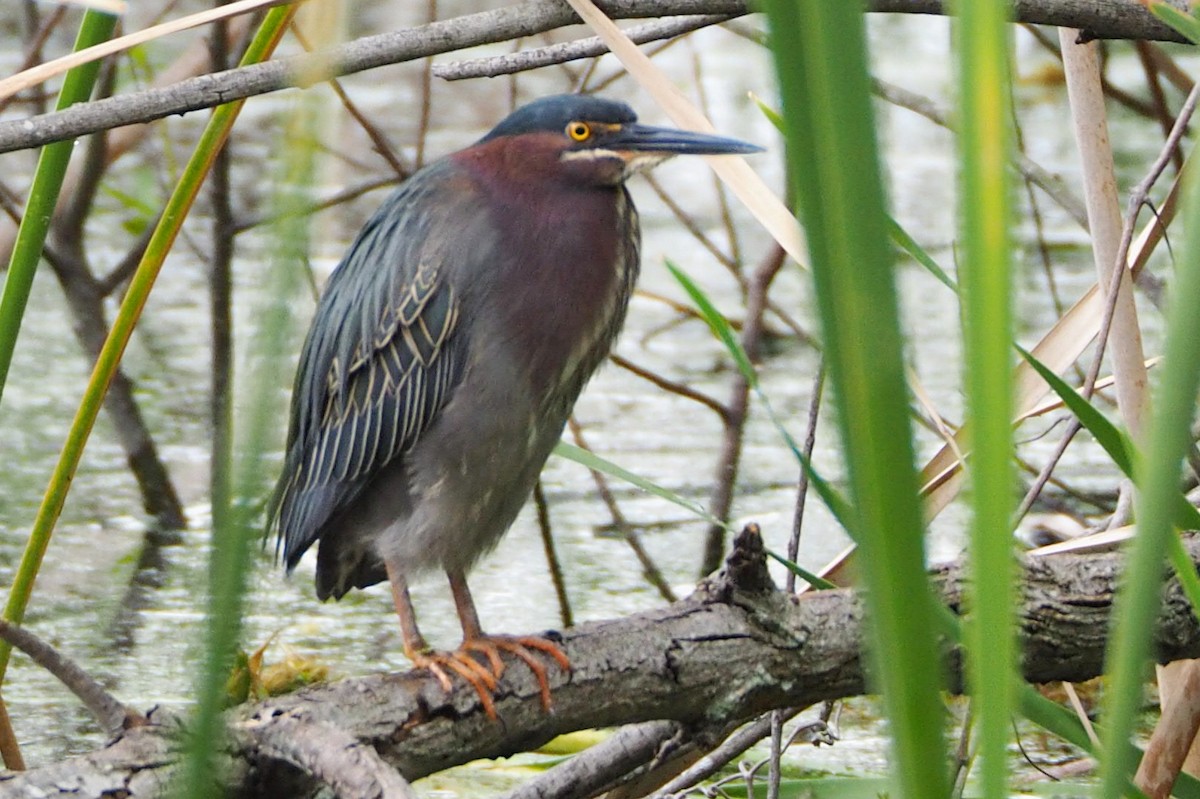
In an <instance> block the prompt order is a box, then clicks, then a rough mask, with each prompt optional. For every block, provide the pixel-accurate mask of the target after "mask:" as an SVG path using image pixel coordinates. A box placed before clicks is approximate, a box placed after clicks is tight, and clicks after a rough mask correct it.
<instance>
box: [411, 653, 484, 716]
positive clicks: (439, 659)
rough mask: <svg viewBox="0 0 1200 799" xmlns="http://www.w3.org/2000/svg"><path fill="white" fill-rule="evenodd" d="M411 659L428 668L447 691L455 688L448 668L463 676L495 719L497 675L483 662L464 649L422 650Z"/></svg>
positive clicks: (414, 663) (419, 667) (420, 666)
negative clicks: (493, 696)
mask: <svg viewBox="0 0 1200 799" xmlns="http://www.w3.org/2000/svg"><path fill="white" fill-rule="evenodd" d="M411 660H412V662H413V666H415V667H416V668H418V669H428V670H429V673H430V674H432V675H433V676H434V678H435V679H436V680H437V681H438V683H439V684H440V685H441V686H442V690H443V691H445V692H446V693H450V692H451V691H452V690H454V684H453V683H452V682H451V681H450V675H449V674H447V673H446V672H447V670H449V671H452V672H454V673H455V674H457V675H458V676H459V677H462V678H463V679H464V680H466V681H467V683H468V684H469V685H470V686H471V687H472V688H474V689H475V693H477V694H478V695H479V701H480V702H481V703H482V704H483V710H484V712H485V713H487V715H488V718H490V719H493V720H494V719H496V718H497V717H496V704H495V702H493V701H492V694H494V693H495V692H496V686H497V682H496V677H495V676H493V675H492V672H490V671H488V670H487V668H486V667H484V666H483V664H481V663H480V662H479V661H477V660H475V658H473V657H471V656H470V655H468V654H467V652H466V651H465V650H464V649H459V650H457V651H455V652H437V651H431V652H420V653H417V654H415V655H413V656H412V657H411Z"/></svg>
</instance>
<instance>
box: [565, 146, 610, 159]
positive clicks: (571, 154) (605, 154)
mask: <svg viewBox="0 0 1200 799" xmlns="http://www.w3.org/2000/svg"><path fill="white" fill-rule="evenodd" d="M559 157H560V158H561V159H562V160H563V161H596V160H598V159H600V158H615V159H617V160H618V161H624V160H625V157H624V156H623V155H621V153H619V152H617V151H616V150H605V149H602V148H597V149H593V150H563V154H562V155H561V156H559Z"/></svg>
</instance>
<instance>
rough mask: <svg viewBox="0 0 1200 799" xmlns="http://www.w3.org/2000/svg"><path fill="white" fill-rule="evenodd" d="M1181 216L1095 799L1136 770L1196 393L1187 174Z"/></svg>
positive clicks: (1193, 199)
mask: <svg viewBox="0 0 1200 799" xmlns="http://www.w3.org/2000/svg"><path fill="white" fill-rule="evenodd" d="M1188 179H1189V181H1190V183H1191V185H1190V186H1189V187H1188V190H1187V206H1186V208H1185V209H1184V213H1185V214H1187V215H1189V217H1188V218H1191V219H1192V220H1193V221H1192V223H1191V224H1186V220H1184V221H1185V224H1184V226H1183V229H1184V230H1185V231H1187V233H1186V239H1185V243H1184V249H1183V253H1182V256H1181V258H1180V259H1179V261H1178V269H1177V273H1176V275H1175V283H1174V286H1173V291H1172V294H1171V303H1170V306H1169V309H1168V312H1167V326H1166V340H1165V345H1164V356H1163V367H1162V369H1161V371H1160V374H1161V380H1162V382H1161V384H1160V386H1159V392H1158V396H1157V398H1156V400H1157V401H1156V402H1155V405H1154V414H1153V416H1152V418H1151V420H1150V428H1149V431H1150V432H1149V436H1148V438H1147V446H1146V454H1145V457H1144V458H1143V460H1142V463H1141V464H1139V474H1138V476H1137V477H1138V480H1137V482H1138V486H1139V489H1140V493H1139V495H1138V498H1137V503H1136V507H1137V519H1138V534H1137V536H1136V537H1135V538H1134V541H1133V544H1132V547H1131V551H1130V555H1129V562H1128V564H1127V565H1126V570H1125V574H1124V575H1123V578H1122V583H1121V589H1120V591H1119V593H1118V605H1117V619H1116V624H1115V627H1114V630H1113V632H1112V635H1111V637H1110V639H1109V646H1108V654H1107V661H1106V671H1107V672H1108V674H1109V675H1110V682H1109V685H1108V690H1106V691H1105V697H1104V698H1105V702H1104V710H1105V713H1104V720H1105V725H1106V728H1107V734H1106V736H1105V738H1104V748H1105V757H1104V759H1103V761H1102V764H1101V779H1102V793H1101V795H1102V796H1105V797H1112V798H1114V799H1115V797H1118V796H1120V795H1122V792H1123V791H1124V790H1125V789H1126V786H1127V784H1128V780H1129V778H1130V776H1131V775H1132V774H1133V771H1134V768H1135V767H1136V759H1135V758H1134V757H1133V756H1131V754H1130V746H1129V740H1130V736H1131V734H1132V732H1133V727H1134V724H1135V722H1136V717H1137V713H1138V711H1139V709H1140V706H1141V701H1142V685H1143V684H1144V681H1145V677H1146V673H1147V667H1148V656H1149V635H1150V631H1151V630H1152V629H1153V627H1154V619H1155V617H1156V615H1157V612H1158V606H1159V601H1160V588H1161V585H1162V555H1163V551H1164V549H1166V547H1167V546H1168V543H1169V541H1168V539H1169V537H1170V536H1171V535H1172V534H1173V531H1172V523H1173V522H1174V521H1175V516H1176V508H1177V507H1178V505H1177V499H1178V492H1179V479H1180V470H1181V468H1182V463H1183V458H1184V455H1185V453H1186V451H1187V448H1188V447H1189V446H1191V442H1192V439H1191V435H1190V427H1191V422H1192V418H1193V415H1194V412H1195V402H1196V392H1197V390H1198V389H1200V358H1198V357H1197V355H1196V353H1198V352H1200V314H1197V313H1196V312H1195V308H1194V307H1192V306H1193V305H1194V303H1195V298H1196V297H1197V296H1200V238H1198V235H1200V227H1198V226H1200V181H1197V180H1195V175H1194V174H1190V175H1189V176H1188Z"/></svg>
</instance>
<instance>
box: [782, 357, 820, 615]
mask: <svg viewBox="0 0 1200 799" xmlns="http://www.w3.org/2000/svg"><path fill="white" fill-rule="evenodd" d="M824 390H825V358H824V357H822V358H821V362H820V363H819V364H818V365H817V373H816V375H814V376H813V383H812V397H811V399H809V401H808V424H807V429H806V430H805V434H804V457H805V459H806V460H808V461H809V462H810V463H811V462H812V454H813V450H814V449H815V448H816V445H817V422H818V420H819V419H820V418H821V394H822V393H823V392H824ZM807 502H808V470H806V469H801V470H800V478H799V480H798V481H797V483H796V510H795V511H794V512H793V513H792V535H791V537H790V538H789V539H788V547H787V556H788V560H790V561H791V562H792V563H795V562H796V559H797V558H798V557H799V556H800V530H801V529H802V527H803V525H804V508H805V505H806V504H807ZM785 587H786V589H787V592H788V593H789V594H794V593H796V574H795V573H794V572H793V571H791V570H790V569H789V570H788V573H787V578H786V582H785Z"/></svg>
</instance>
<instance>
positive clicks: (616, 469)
mask: <svg viewBox="0 0 1200 799" xmlns="http://www.w3.org/2000/svg"><path fill="white" fill-rule="evenodd" d="M554 454H555V455H558V456H559V457H560V458H566V459H567V460H569V461H575V462H576V463H578V464H579V465H580V466H586V467H587V468H589V469H594V470H596V471H597V472H603V473H604V474H607V475H609V476H610V477H616V478H618V479H620V480H624V481H625V482H627V483H629V484H630V485H634V486H637V487H638V488H640V489H642V490H643V491H645V492H646V493H648V494H653V495H654V496H656V497H658V498H659V499H665V500H666V501H667V502H670V503H672V504H674V505H678V506H679V507H681V508H684V509H685V510H687V511H690V512H691V513H694V514H696V515H697V516H699V517H700V518H701V519H703V520H704V521H706V522H708V523H709V524H715V525H717V526H718V527H722V528H724V529H726V530H729V531H730V532H736V530H734V528H733V526H732V525H730V524H729V523H728V522H723V521H721V520H720V519H718V518H717V517H716V516H713V515H712V514H711V513H709V512H708V511H707V510H706V509H705V508H704V506H703V505H701V504H700V503H698V502H693V501H692V500H690V499H687V498H686V497H682V496H680V495H679V494H676V493H675V492H674V491H671V490H670V489H668V488H663V487H662V486H660V485H659V484H658V483H655V482H654V481H652V480H647V479H646V478H645V477H642V476H641V475H639V474H634V473H633V472H631V471H629V470H628V469H625V468H623V467H621V466H618V465H617V464H615V463H613V462H612V461H610V460H607V459H605V458H602V457H600V456H599V455H597V454H596V453H594V452H590V451H589V450H586V449H584V448H582V447H577V446H575V445H574V444H568V443H567V442H566V441H560V442H558V444H557V445H555V447H554Z"/></svg>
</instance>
